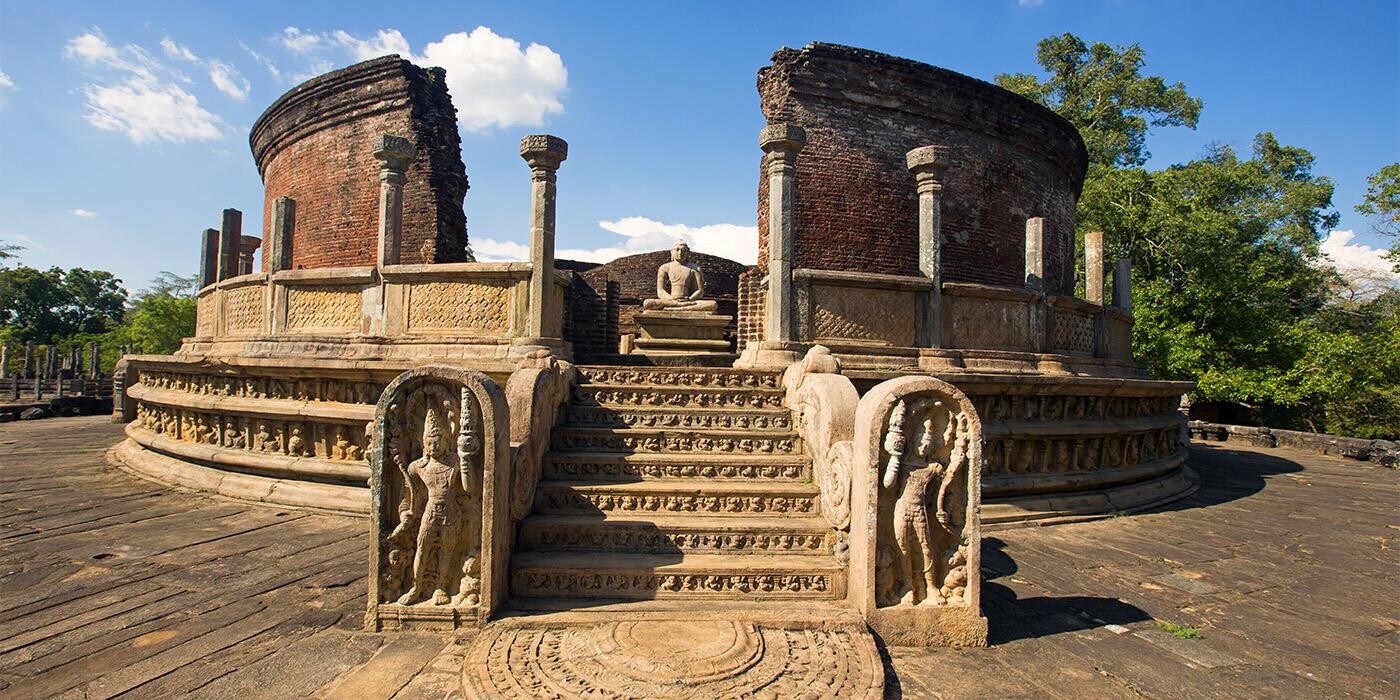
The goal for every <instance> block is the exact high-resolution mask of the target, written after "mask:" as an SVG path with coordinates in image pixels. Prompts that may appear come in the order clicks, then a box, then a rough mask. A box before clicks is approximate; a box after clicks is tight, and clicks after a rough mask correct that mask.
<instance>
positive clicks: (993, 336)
mask: <svg viewBox="0 0 1400 700" xmlns="http://www.w3.org/2000/svg"><path fill="white" fill-rule="evenodd" d="M1035 297H1036V295H1035V294H1034V293H1033V292H1030V291H1027V290H1024V289H1014V288H1010V287H993V286H989V285H981V284H967V283H953V282H945V283H944V284H943V309H944V321H943V338H944V344H945V346H946V347H950V348H975V349H979V350H1007V351H1014V352H1034V351H1035V350H1036V346H1037V344H1038V342H1039V340H1038V338H1037V337H1035V336H1034V335H1033V333H1032V330H1033V321H1034V319H1033V318H1032V310H1031V305H1032V301H1033V300H1034V299H1035Z"/></svg>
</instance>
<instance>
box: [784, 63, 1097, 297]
mask: <svg viewBox="0 0 1400 700" xmlns="http://www.w3.org/2000/svg"><path fill="white" fill-rule="evenodd" d="M758 92H759V96H760V100H761V106H762V110H763V115H764V117H765V118H766V119H767V121H768V123H770V124H773V123H779V122H792V123H795V124H797V125H799V126H801V127H803V128H804V129H806V131H807V139H808V143H807V146H806V148H804V149H803V151H802V153H801V154H800V155H799V156H798V158H797V213H796V237H795V242H796V246H795V248H796V251H797V252H796V255H797V259H796V261H795V267H799V268H816V269H827V270H851V271H859V272H879V273H888V274H900V275H916V274H918V255H917V252H918V221H917V213H918V201H917V195H916V192H915V189H914V178H913V177H912V176H911V175H910V174H909V171H908V169H907V168H906V166H905V160H904V158H905V154H906V153H907V152H908V151H909V150H910V149H912V148H916V147H918V146H925V145H929V144H941V145H945V146H948V147H950V148H951V149H952V167H951V169H950V170H949V172H948V176H947V180H946V183H945V186H944V191H943V266H942V270H943V279H944V280H948V281H958V282H981V283H986V284H998V285H1020V284H1021V283H1022V282H1023V281H1024V260H1025V222H1026V219H1027V218H1029V217H1034V216H1041V217H1044V218H1045V219H1046V224H1047V238H1046V249H1047V250H1046V255H1047V260H1046V278H1047V280H1046V283H1047V287H1048V289H1049V291H1051V292H1057V293H1066V294H1067V293H1071V292H1072V291H1073V288H1074V286H1073V285H1074V269H1073V268H1074V247H1073V246H1074V206H1075V202H1076V200H1077V199H1078V197H1079V193H1080V190H1081V188H1082V187H1083V184H1084V173H1085V168H1086V163H1087V156H1086V153H1085V150H1084V143H1083V141H1082V140H1081V139H1080V137H1079V134H1078V132H1076V131H1075V130H1074V127H1073V126H1071V125H1070V124H1069V122H1067V121H1065V120H1064V119H1062V118H1060V117H1059V116H1058V115H1056V114H1054V113H1053V112H1051V111H1049V110H1047V109H1044V108H1043V107H1041V106H1040V105H1037V104H1035V103H1033V102H1031V101H1030V100H1026V99H1024V98H1022V97H1020V96H1018V95H1015V94H1013V93H1011V92H1008V91H1006V90H1003V89H1001V88H998V87H996V86H994V85H991V84H989V83H985V82H982V81H980V80H976V79H974V78H969V77H967V76H964V75H961V74H958V73H954V72H952V71H948V70H944V69H942V68H936V67H934V66H929V65H925V64H922V63H917V62H914V61H909V60H906V59H902V58H895V57H893V56H888V55H885V54H880V53H875V52H873V51H864V50H860V49H854V48H849V47H845V46H835V45H831V44H811V45H809V46H807V47H806V48H804V49H801V50H794V49H782V50H780V51H778V52H777V53H775V54H773V65H771V66H769V67H766V68H764V69H762V70H760V71H759V75H758ZM767 190H768V187H767V180H766V178H764V177H760V178H759V196H758V202H759V206H758V219H759V228H758V230H759V260H760V261H762V260H766V259H767V223H768V212H767V208H768V204H767V202H768V192H767Z"/></svg>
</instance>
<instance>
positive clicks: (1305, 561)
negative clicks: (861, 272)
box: [0, 417, 1400, 700]
mask: <svg viewBox="0 0 1400 700" xmlns="http://www.w3.org/2000/svg"><path fill="white" fill-rule="evenodd" d="M122 438H123V435H122V432H121V429H120V427H119V426H113V425H111V424H110V423H107V422H106V419H105V418H99V417H94V418H62V419H54V420H48V421H37V422H32V423H31V422H26V423H13V424H6V425H0V698H8V697H16V698H19V697H23V698H31V697H100V698H107V697H115V696H117V695H121V694H124V693H125V694H127V696H129V697H172V696H186V695H188V696H191V697H207V698H239V700H245V699H246V698H250V697H321V698H336V697H345V698H357V699H362V698H389V697H394V698H442V697H445V696H450V697H459V696H461V695H462V693H463V690H462V688H463V686H462V682H463V679H462V670H463V667H464V659H465V657H466V656H467V655H468V654H469V653H473V649H477V648H483V647H480V646H474V644H478V643H479V644H482V645H484V646H485V648H490V647H491V646H492V645H490V644H486V643H485V642H479V640H480V639H486V637H484V636H483V637H480V638H473V637H471V636H468V635H465V634H464V635H461V636H456V637H453V636H449V635H445V634H438V633H368V632H364V631H363V630H362V625H363V613H364V601H365V595H366V591H365V582H364V575H365V566H364V562H365V558H366V552H365V547H366V543H365V533H364V520H363V519H360V518H349V517H339V516H331V515H320V514H310V513H305V512H301V511H290V510H282V509H278V508H275V507H270V506H265V505H255V504H247V503H242V502H236V501H230V500H226V499H220V498H217V497H211V496H208V495H205V494H195V493H190V492H184V491H178V490H172V489H170V488H168V487H166V486H159V485H156V484H152V483H150V482H148V481H145V480H141V479H137V478H134V477H131V476H130V475H128V474H126V473H124V472H121V471H119V470H116V469H114V468H112V467H110V466H108V465H107V464H106V463H105V462H104V460H103V452H104V451H105V450H106V449H107V448H108V447H110V446H111V445H114V444H116V443H118V442H119V441H120V440H121V439H122ZM1190 464H1191V465H1192V467H1193V468H1194V469H1195V470H1196V471H1197V473H1199V475H1200V477H1201V487H1200V490H1199V491H1197V492H1196V493H1195V494H1193V495H1192V496H1190V497H1189V498H1187V499H1185V500H1182V501H1178V502H1176V503H1174V504H1172V505H1171V506H1169V507H1167V508H1166V509H1163V510H1161V511H1158V512H1153V513H1147V514H1141V515H1134V516H1125V517H1117V518H1109V519H1106V520H1099V521H1095V522H1088V523H1075V524H1066V525H1057V526H1054V527H1041V528H1025V529H1018V530H1010V531H1004V532H998V533H995V535H994V536H993V537H988V538H987V539H985V540H984V546H983V555H982V561H983V570H984V572H985V577H986V578H985V582H984V587H983V601H984V612H985V614H986V615H987V617H988V620H989V622H990V624H991V643H992V646H991V647H990V648H988V649H969V650H929V649H911V648H900V647H893V648H878V651H879V653H880V655H881V658H882V660H883V662H884V670H885V678H884V688H885V694H886V695H885V696H886V697H901V696H902V697H911V698H934V697H940V698H977V697H987V698H992V697H997V698H1001V697H1051V698H1082V697H1095V698H1098V697H1109V698H1119V697H1121V698H1141V697H1149V698H1178V697H1201V696H1209V697H1377V698H1379V697H1396V696H1397V695H1400V679H1397V677H1396V674H1395V664H1394V659H1395V650H1396V645H1397V639H1400V638H1398V637H1397V625H1398V624H1400V604H1398V603H1397V602H1396V600H1397V596H1395V595H1394V591H1395V590H1396V589H1397V585H1398V584H1397V579H1398V578H1400V567H1397V564H1396V558H1395V556H1394V547H1395V516H1394V512H1395V503H1396V496H1397V493H1400V473H1397V472H1396V471H1393V470H1388V469H1385V468H1382V467H1377V466H1375V465H1371V464H1367V463H1361V462H1354V461H1349V460H1344V459H1340V458H1335V457H1325V456H1317V455H1309V454H1303V453H1298V452H1292V451H1288V450H1282V449H1278V450H1255V449H1253V448H1249V447H1240V448H1234V447H1233V446H1232V447H1231V448H1230V449H1225V448H1220V447H1210V446H1203V445H1201V444H1199V443H1198V444H1196V445H1193V446H1192V448H1191V453H1190ZM823 604H824V603H820V602H811V603H804V605H807V606H815V605H823ZM629 605H634V604H621V605H620V606H606V605H603V606H597V607H594V608H590V609H589V612H591V613H594V614H595V615H597V616H598V617H597V620H598V622H599V623H600V624H604V623H606V620H604V619H603V616H605V615H607V614H611V613H614V612H626V609H627V606H629ZM649 605H650V606H652V607H653V608H660V609H661V613H664V612H666V610H667V608H666V605H667V604H665V603H664V602H663V601H650V602H649ZM669 605H671V606H673V607H670V608H669V611H670V612H672V613H675V612H689V613H694V608H695V603H694V602H693V601H676V602H674V603H671V604H669ZM568 614H570V615H583V614H584V613H581V612H577V611H575V612H570V613H568ZM656 614H660V613H654V614H652V616H653V617H655V615H656ZM513 615H514V617H512V618H509V619H516V620H520V621H519V622H515V623H511V624H518V625H522V626H525V627H528V626H529V625H530V624H534V623H535V622H538V621H544V620H545V618H542V617H539V615H540V613H538V612H537V611H536V612H531V613H529V615H530V617H527V616H526V613H525V612H524V611H518V612H516V613H514V614H513ZM1159 622H1173V623H1176V624H1179V625H1183V626H1186V627H1189V628H1193V629H1195V630H1197V631H1198V633H1199V638H1195V639H1183V638H1180V637H1177V636H1173V635H1171V634H1169V633H1167V632H1165V631H1163V630H1162V629H1161V628H1160V626H1159ZM499 628H502V629H503V628H506V625H500V626H499ZM496 629H498V627H492V628H490V630H488V632H487V633H486V634H497V633H496V632H494V631H493V630H496ZM510 629H515V628H510ZM500 634H504V632H502V633H500ZM1183 634H1185V633H1183ZM764 635H765V636H766V633H764ZM784 635H785V636H786V632H785V633H784ZM1188 636H1189V635H1188ZM728 649H729V647H726V650H728ZM693 653H698V650H697V651H696V652H693Z"/></svg>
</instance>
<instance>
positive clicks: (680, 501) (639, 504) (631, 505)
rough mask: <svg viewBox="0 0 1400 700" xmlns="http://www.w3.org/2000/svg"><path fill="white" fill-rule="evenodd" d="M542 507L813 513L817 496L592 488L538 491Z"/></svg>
mask: <svg viewBox="0 0 1400 700" xmlns="http://www.w3.org/2000/svg"><path fill="white" fill-rule="evenodd" d="M536 502H537V504H538V506H539V507H540V508H542V509H544V510H553V511H560V510H587V511H595V512H596V511H601V512H605V513H606V512H611V511H651V512H657V511H661V512H670V513H744V514H754V513H816V512H817V496H816V495H815V494H813V495H811V496H746V495H715V496H694V495H676V494H664V493H662V494H640V495H625V494H616V493H597V492H592V491H585V492H579V491H541V492H540V493H539V495H538V496H537V498H536Z"/></svg>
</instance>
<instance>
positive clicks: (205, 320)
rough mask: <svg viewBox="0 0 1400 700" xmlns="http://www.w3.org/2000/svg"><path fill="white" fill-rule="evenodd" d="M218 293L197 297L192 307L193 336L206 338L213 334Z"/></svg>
mask: <svg viewBox="0 0 1400 700" xmlns="http://www.w3.org/2000/svg"><path fill="white" fill-rule="evenodd" d="M218 303H219V293H218V292H210V293H209V294H204V295H202V296H200V297H199V299H198V300H197V301H196V302H195V305H194V308H195V310H194V314H195V316H194V319H195V320H194V334H195V335H196V336H199V337H200V338H208V337H211V336H213V335H214V333H215V330H214V328H215V317H216V316H217V315H218Z"/></svg>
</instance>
